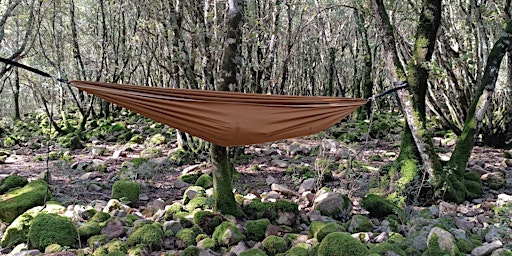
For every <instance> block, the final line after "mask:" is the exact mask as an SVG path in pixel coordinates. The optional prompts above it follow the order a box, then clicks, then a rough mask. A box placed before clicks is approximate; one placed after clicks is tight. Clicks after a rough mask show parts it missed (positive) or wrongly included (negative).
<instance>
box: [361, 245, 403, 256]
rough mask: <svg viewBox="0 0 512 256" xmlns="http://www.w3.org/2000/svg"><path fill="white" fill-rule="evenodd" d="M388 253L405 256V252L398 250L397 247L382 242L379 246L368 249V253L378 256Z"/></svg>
mask: <svg viewBox="0 0 512 256" xmlns="http://www.w3.org/2000/svg"><path fill="white" fill-rule="evenodd" d="M388 252H393V253H394V255H400V256H406V254H405V252H404V251H403V250H402V249H400V248H399V247H398V246H396V245H394V244H392V243H389V242H383V243H379V244H375V246H372V247H371V248H370V251H369V252H368V253H377V254H378V255H387V253H388Z"/></svg>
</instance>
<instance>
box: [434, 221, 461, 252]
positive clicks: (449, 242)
mask: <svg viewBox="0 0 512 256" xmlns="http://www.w3.org/2000/svg"><path fill="white" fill-rule="evenodd" d="M434 237H437V238H438V239H437V243H435V242H434V240H432V239H433V238H434ZM433 244H435V246H436V247H439V248H440V249H441V250H443V251H449V252H450V255H455V251H456V249H457V245H456V244H455V239H454V238H453V236H452V234H450V232H448V231H446V230H444V229H442V228H439V227H433V228H432V229H431V230H430V232H429V234H428V237H427V248H428V247H430V246H432V245H433Z"/></svg>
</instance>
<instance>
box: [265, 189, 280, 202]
mask: <svg viewBox="0 0 512 256" xmlns="http://www.w3.org/2000/svg"><path fill="white" fill-rule="evenodd" d="M279 198H281V194H279V193H277V192H276V191H269V192H268V193H267V194H266V195H265V199H267V200H269V199H274V200H277V199H279Z"/></svg>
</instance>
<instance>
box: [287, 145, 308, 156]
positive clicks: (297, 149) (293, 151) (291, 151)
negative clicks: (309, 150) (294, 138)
mask: <svg viewBox="0 0 512 256" xmlns="http://www.w3.org/2000/svg"><path fill="white" fill-rule="evenodd" d="M303 153H304V149H303V147H302V145H301V144H300V143H297V142H294V143H292V144H291V145H290V146H288V155H290V156H295V155H299V154H303Z"/></svg>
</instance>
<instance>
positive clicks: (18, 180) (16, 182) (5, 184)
mask: <svg viewBox="0 0 512 256" xmlns="http://www.w3.org/2000/svg"><path fill="white" fill-rule="evenodd" d="M27 184H28V180H27V179H26V178H25V177H21V176H19V175H18V174H13V175H9V176H7V177H5V178H4V179H2V180H0V194H3V193H5V192H7V191H9V190H10V189H14V188H19V187H23V186H25V185H27Z"/></svg>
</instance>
